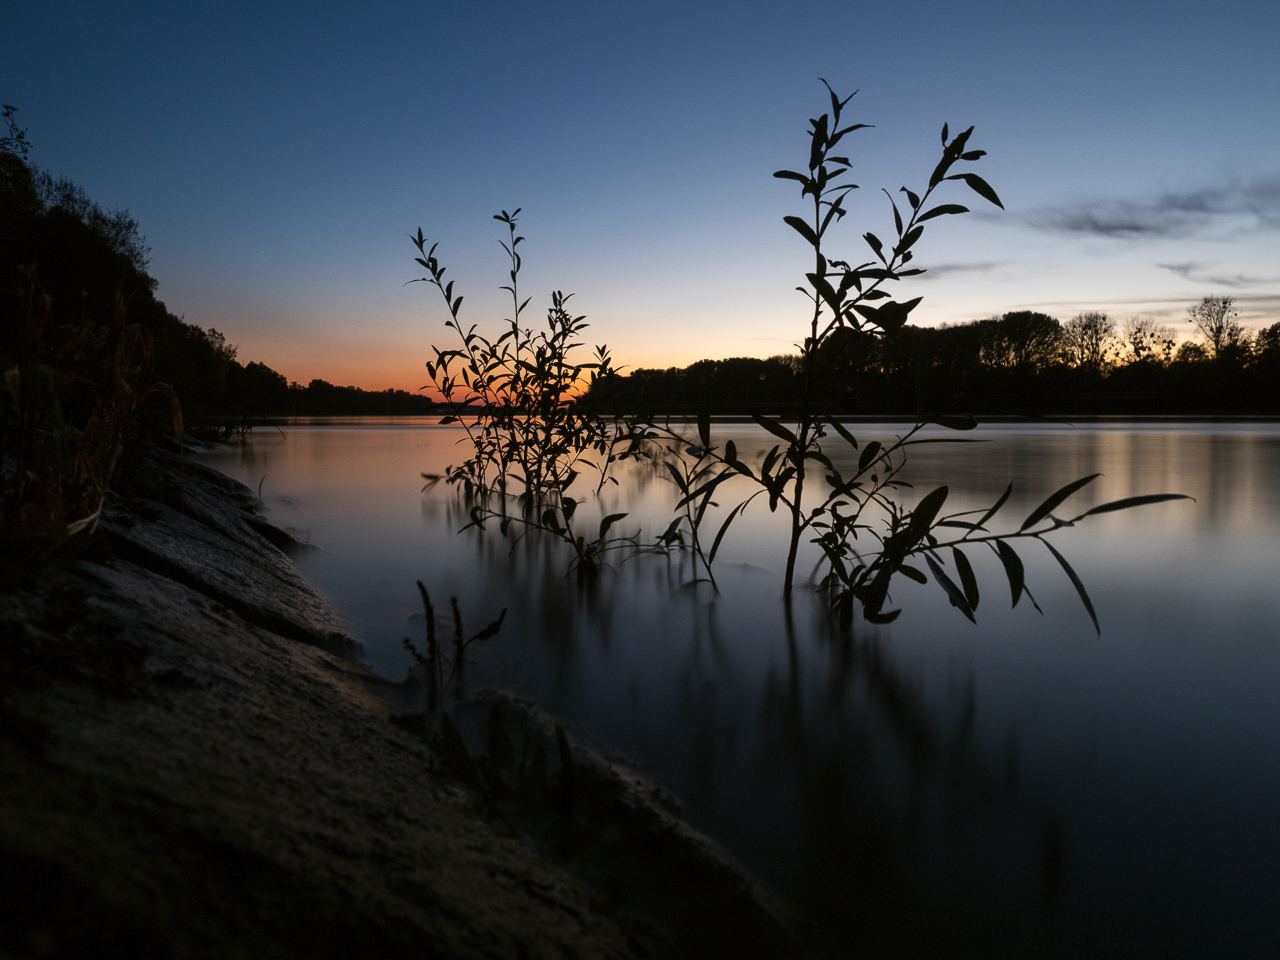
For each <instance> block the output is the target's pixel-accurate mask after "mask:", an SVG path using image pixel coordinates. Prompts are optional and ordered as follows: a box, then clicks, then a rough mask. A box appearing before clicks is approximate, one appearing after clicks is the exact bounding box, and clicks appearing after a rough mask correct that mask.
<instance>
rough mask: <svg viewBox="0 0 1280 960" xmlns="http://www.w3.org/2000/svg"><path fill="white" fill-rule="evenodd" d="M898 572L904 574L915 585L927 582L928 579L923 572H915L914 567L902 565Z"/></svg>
mask: <svg viewBox="0 0 1280 960" xmlns="http://www.w3.org/2000/svg"><path fill="white" fill-rule="evenodd" d="M898 572H899V573H901V574H904V575H905V576H906V577H908V578H909V579H911V580H914V581H915V582H916V583H928V582H929V578H928V577H926V576H925V575H924V572H923V571H920V570H917V569H916V568H915V567H913V566H911V565H910V564H906V563H904V564H903V565H902V566H900V567H899V568H898Z"/></svg>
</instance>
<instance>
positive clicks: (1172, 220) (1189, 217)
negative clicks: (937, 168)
mask: <svg viewBox="0 0 1280 960" xmlns="http://www.w3.org/2000/svg"><path fill="white" fill-rule="evenodd" d="M1242 218H1243V219H1246V220H1251V221H1252V223H1250V224H1248V226H1247V229H1253V230H1264V231H1269V230H1276V229H1280V174H1271V175H1269V176H1265V177H1256V178H1254V179H1253V180H1249V181H1239V180H1231V181H1228V182H1227V183H1224V184H1221V185H1218V186H1212V187H1201V188H1199V189H1195V190H1184V191H1166V192H1164V193H1160V194H1157V195H1156V196H1154V197H1151V198H1149V199H1145V200H1086V201H1082V202H1080V203H1077V204H1074V205H1070V206H1058V207H1045V208H1041V209H1039V210H1034V211H1032V212H1031V213H1029V214H1027V215H1026V217H1025V218H1024V220H1025V222H1026V223H1027V224H1028V225H1030V226H1032V227H1035V228H1037V229H1039V230H1047V231H1050V232H1053V233H1065V234H1077V235H1085V236H1093V237H1106V238H1108V239H1118V240H1138V239H1146V238H1151V239H1163V238H1174V237H1186V236H1190V235H1193V234H1197V233H1204V232H1207V231H1211V230H1214V229H1215V228H1221V227H1223V226H1227V225H1229V224H1230V223H1231V221H1235V220H1239V219H1242ZM1175 272H1176V271H1175Z"/></svg>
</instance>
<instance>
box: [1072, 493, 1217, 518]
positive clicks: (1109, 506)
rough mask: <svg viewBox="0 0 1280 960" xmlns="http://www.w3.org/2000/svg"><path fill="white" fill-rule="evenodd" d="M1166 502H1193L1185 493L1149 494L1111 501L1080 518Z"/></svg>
mask: <svg viewBox="0 0 1280 960" xmlns="http://www.w3.org/2000/svg"><path fill="white" fill-rule="evenodd" d="M1167 500H1195V497H1188V496H1187V495H1186V494H1185V493H1149V494H1147V495H1146V496H1145V497H1126V498H1125V499H1123V500H1112V501H1111V502H1110V503H1104V504H1102V506H1100V507H1094V508H1093V509H1092V510H1086V511H1085V512H1084V513H1083V514H1081V516H1084V517H1088V516H1092V515H1093V514H1095V513H1111V512H1112V511H1114V510H1128V509H1129V508H1130V507H1143V506H1146V505H1147V504H1148V503H1164V502H1165V501H1167Z"/></svg>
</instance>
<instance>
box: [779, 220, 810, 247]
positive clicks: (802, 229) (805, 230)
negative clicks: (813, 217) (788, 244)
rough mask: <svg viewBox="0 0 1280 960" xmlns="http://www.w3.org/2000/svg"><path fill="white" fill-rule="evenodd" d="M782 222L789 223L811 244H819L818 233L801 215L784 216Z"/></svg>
mask: <svg viewBox="0 0 1280 960" xmlns="http://www.w3.org/2000/svg"><path fill="white" fill-rule="evenodd" d="M782 222H783V223H785V224H787V225H788V226H789V227H791V229H793V230H795V232H796V233H798V234H800V236H802V237H804V238H805V240H807V241H809V244H810V246H814V247H816V246H818V235H817V234H816V233H814V232H813V227H811V226H809V225H808V224H807V223H805V222H804V221H803V220H801V219H800V218H799V217H783V218H782Z"/></svg>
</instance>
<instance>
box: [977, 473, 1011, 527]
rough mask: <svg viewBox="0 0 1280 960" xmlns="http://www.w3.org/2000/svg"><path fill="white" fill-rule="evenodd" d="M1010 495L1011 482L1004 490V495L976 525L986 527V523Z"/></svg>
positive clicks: (1001, 495)
mask: <svg viewBox="0 0 1280 960" xmlns="http://www.w3.org/2000/svg"><path fill="white" fill-rule="evenodd" d="M1011 493H1013V481H1010V482H1009V485H1008V486H1007V487H1005V488H1004V493H1002V494H1000V499H999V500H997V501H996V502H995V503H994V504H993V505H992V507H991V509H990V510H988V511H987V512H986V513H984V514H983V515H982V519H981V520H979V521H978V524H977V525H978V526H980V527H985V526H986V525H987V521H988V520H990V519H991V518H992V517H994V516H995V515H996V513H997V512H998V511H999V509H1000V508H1001V507H1003V506H1004V503H1005V501H1006V500H1008V499H1009V494H1011Z"/></svg>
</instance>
